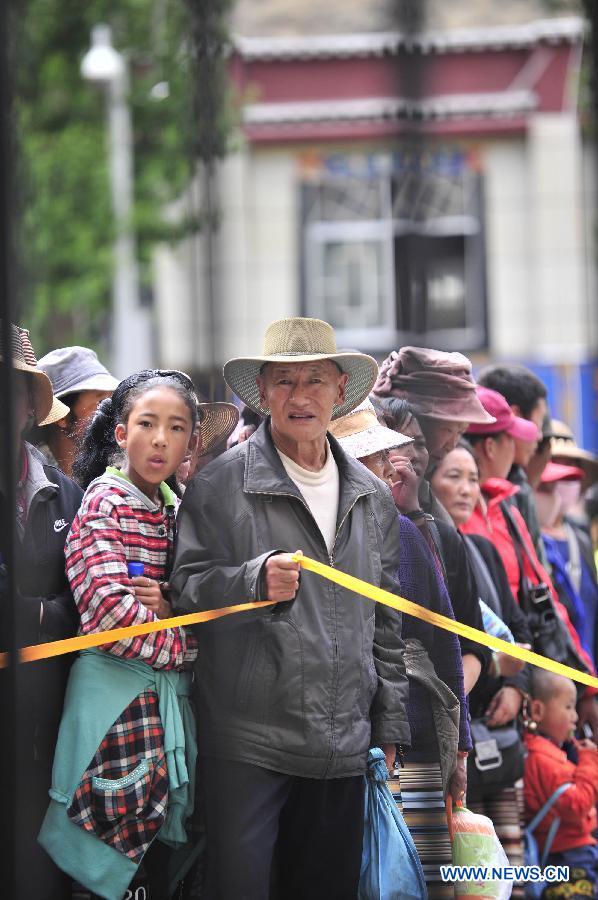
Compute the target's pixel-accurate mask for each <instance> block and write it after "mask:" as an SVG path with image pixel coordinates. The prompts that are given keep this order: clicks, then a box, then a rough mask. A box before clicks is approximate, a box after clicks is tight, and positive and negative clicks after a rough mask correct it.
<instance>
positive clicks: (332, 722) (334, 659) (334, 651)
mask: <svg viewBox="0 0 598 900" xmlns="http://www.w3.org/2000/svg"><path fill="white" fill-rule="evenodd" d="M370 493H371V492H370V491H367V492H364V493H362V494H357V496H356V497H354V498H353V503H351V505H350V506H349V508H348V509H347V511H346V513H345V515H344V516H343V518H342V519H341V521H340V522H339V525H338V528H337V529H336V534H335V535H334V541H333V542H332V549H331V551H330V553H329V555H328V558H329V560H330V566H331V568H334V548H335V546H336V542H337V539H338V536H339V534H340V530H341V528H342V527H343V525H344V524H345V522H346V520H347V517H348V516H349V513H350V512H351V510H352V509H353V507H354V506H355V504H356V503H357V501H358V500H360V499H361V498H362V497H367V496H368V495H369V494H370ZM334 590H335V588H334V587H332V591H334ZM333 596H334V633H333V635H332V666H333V677H334V701H333V703H332V707H331V711H330V754H329V756H328V760H327V762H326V768H325V769H324V775H327V774H328V771H329V769H330V764H331V762H332V760H333V758H334V752H335V746H336V745H335V725H336V716H335V712H334V711H335V709H336V701H337V694H338V641H337V637H336V595H335V594H333Z"/></svg>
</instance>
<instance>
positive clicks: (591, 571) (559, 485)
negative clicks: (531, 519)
mask: <svg viewBox="0 0 598 900" xmlns="http://www.w3.org/2000/svg"><path fill="white" fill-rule="evenodd" d="M583 478H584V470H583V469H581V468H580V467H579V466H571V465H563V464H562V463H555V462H549V463H548V465H547V466H546V468H545V469H544V472H543V473H542V478H541V480H540V485H539V486H538V489H537V490H536V507H537V510H538V519H539V522H540V527H541V529H542V540H543V541H544V547H545V550H546V556H547V559H548V563H549V566H550V574H551V575H552V580H553V583H554V586H555V588H556V590H557V593H558V595H559V599H560V600H561V602H562V603H563V604H564V605H565V606H566V608H567V612H568V613H569V617H570V618H571V621H572V622H573V625H574V626H575V630H576V631H577V633H578V635H579V638H580V640H581V643H582V645H583V647H584V649H585V650H586V651H587V652H588V653H589V655H590V657H591V659H592V661H593V663H594V665H596V626H597V625H598V584H597V583H596V570H595V567H594V560H593V556H592V544H591V541H590V538H589V535H588V534H587V532H586V531H585V529H583V528H581V527H579V525H578V524H577V522H576V521H575V520H574V519H572V518H570V517H569V513H570V511H571V510H572V509H574V508H575V506H576V504H577V502H578V501H579V497H580V491H581V484H582V480H583Z"/></svg>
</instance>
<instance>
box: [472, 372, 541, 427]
mask: <svg viewBox="0 0 598 900" xmlns="http://www.w3.org/2000/svg"><path fill="white" fill-rule="evenodd" d="M477 382H478V384H481V385H483V386H484V387H487V388H491V389H492V390H493V391H498V393H499V394H502V395H503V397H504V398H505V399H506V401H507V403H508V404H509V406H518V407H519V414H520V415H521V416H523V418H524V419H529V417H530V416H531V414H532V412H533V411H534V407H535V406H536V404H537V403H538V401H539V400H545V399H546V395H547V392H546V385H545V384H544V382H543V381H542V380H541V379H540V378H538V376H537V375H534V373H533V372H530V370H529V369H527V368H526V367H525V366H521V365H517V364H516V363H512V364H505V365H492V366H486V368H485V369H482V371H481V372H480V373H479V375H478V377H477Z"/></svg>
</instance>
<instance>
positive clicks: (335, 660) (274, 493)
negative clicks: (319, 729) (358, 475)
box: [247, 490, 374, 776]
mask: <svg viewBox="0 0 598 900" xmlns="http://www.w3.org/2000/svg"><path fill="white" fill-rule="evenodd" d="M247 493H251V494H259V495H261V496H269V497H290V498H292V499H294V500H298V501H299V502H300V503H301V504H302V506H303V507H304V508H305V509H306V510H307V512H308V514H309V516H310V518H311V519H312V521H313V523H314V525H315V526H316V528H317V529H318V532H319V534H320V537H321V538H322V543H323V544H324V547H326V554H327V556H328V559H329V561H330V566H331V568H334V548H335V546H336V542H337V539H338V536H339V534H340V531H341V528H342V527H343V525H344V524H345V522H346V521H347V518H348V516H349V513H350V512H351V511H352V509H353V507H354V506H355V504H356V503H357V501H358V500H361V498H362V497H368V496H369V495H370V494H372V493H374V491H363V492H362V493H361V494H357V495H356V496H355V497H354V498H353V502H352V503H351V505H350V506H349V508H348V509H347V511H346V513H345V515H344V516H343V518H342V519H341V521H340V522H339V525H338V528H337V529H336V533H335V535H334V541H333V542H332V549H331V551H330V553H328V547H327V546H326V541H325V540H324V535H323V534H322V532H321V531H320V528H319V526H318V523H317V522H316V520H315V519H314V516H313V513H312V511H311V509H310V508H309V506H308V505H307V503H306V502H305V500H304V499H303V497H298V496H297V494H290V493H289V492H288V491H255V490H251V491H247ZM332 590H334V588H332ZM334 619H335V628H334V633H333V634H332V670H333V690H334V702H333V703H332V707H331V711H330V753H329V754H328V759H327V761H326V766H325V768H324V776H326V774H327V773H328V771H329V769H330V763H331V762H332V760H333V758H334V751H335V740H334V728H335V724H336V717H335V714H334V710H335V707H336V700H337V692H338V641H337V637H336V600H335V608H334Z"/></svg>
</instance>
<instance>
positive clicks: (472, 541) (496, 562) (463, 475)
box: [431, 442, 531, 865]
mask: <svg viewBox="0 0 598 900" xmlns="http://www.w3.org/2000/svg"><path fill="white" fill-rule="evenodd" d="M431 483H432V488H433V490H434V492H435V494H436V495H437V496H438V498H439V500H440V502H441V503H442V504H443V506H444V507H445V509H446V510H447V511H448V513H449V514H450V516H451V518H452V519H453V522H454V523H455V526H456V527H457V528H458V527H459V526H460V525H463V524H464V523H465V522H466V521H467V520H468V519H469V517H470V516H471V514H472V513H473V510H474V508H475V505H476V503H477V502H478V499H479V495H480V485H479V476H478V469H477V464H476V461H475V458H474V456H473V454H472V452H471V450H470V449H469V448H468V447H467V445H466V444H465V442H461V444H460V445H459V446H458V447H456V448H455V449H454V450H452V451H451V452H450V453H449V454H447V456H446V457H445V458H444V459H443V460H442V461H441V462H440V463H439V464H438V466H437V467H436V468H435V470H434V471H433V473H432V476H431ZM465 546H466V549H467V555H468V559H469V562H470V565H471V568H472V571H473V574H474V579H475V584H476V590H477V593H478V596H479V597H480V599H481V600H483V601H484V602H485V603H486V605H487V606H489V607H490V609H491V610H492V611H493V612H494V613H495V614H496V615H497V616H498V618H499V619H501V620H502V622H504V624H505V625H506V626H507V627H508V629H509V630H510V631H511V634H512V636H513V639H514V641H515V642H516V643H518V644H521V645H522V646H525V647H527V648H529V647H530V646H531V633H530V630H529V627H528V624H527V621H526V618H525V616H524V614H523V613H522V611H521V610H520V609H519V607H518V606H517V604H516V603H515V601H514V599H513V595H512V593H511V590H510V587H509V582H508V579H507V574H506V572H505V569H504V566H503V564H502V561H501V558H500V556H499V554H498V551H497V550H496V548H495V547H494V546H493V545H492V544H491V543H490V541H488V540H487V539H486V538H484V537H479V536H475V537H473V536H466V537H465ZM529 677H530V673H529V667H528V666H525V665H524V664H523V663H522V662H521V661H520V660H517V659H514V658H513V657H511V656H509V655H508V654H504V653H493V661H492V666H491V668H490V670H489V672H488V673H487V674H486V677H485V678H484V679H481V680H480V681H479V682H478V683H477V684H476V686H475V687H474V689H473V690H472V692H471V694H470V697H469V711H470V714H471V717H472V720H474V724H473V725H472V729H473V731H472V737H473V739H474V743H475V737H476V735H475V730H476V729H475V720H478V721H481V722H483V723H484V724H485V725H486V726H487V727H488V728H489V729H490V732H489V734H490V736H491V735H492V729H493V728H499V727H501V726H509V727H510V732H511V734H512V735H513V736H515V729H516V719H517V716H518V714H519V711H520V709H521V706H522V703H523V699H524V697H525V695H526V694H527V693H528V689H529ZM485 737H486V736H485ZM490 739H492V738H490ZM495 740H496V738H495ZM515 752H518V753H519V754H520V761H521V763H522V761H523V754H522V748H521V747H519V748H518V749H517V750H516V751H515ZM476 761H477V757H476V748H475V746H474V750H473V752H472V753H471V754H470V757H469V761H468V762H469V764H468V806H469V807H470V808H471V809H473V810H474V811H475V812H480V813H483V814H484V815H486V816H488V817H489V818H491V819H492V821H493V822H494V825H495V828H496V831H497V834H498V836H499V838H500V840H501V842H502V843H503V846H504V847H505V850H506V852H507V854H508V856H509V860H510V862H511V864H512V865H519V864H521V863H522V861H523V844H522V837H521V827H520V815H519V809H520V803H522V796H521V791H520V788H519V786H518V785H517V784H516V779H517V777H518V776H517V772H516V771H511V770H510V771H509V772H508V773H505V772H504V767H503V768H500V767H498V770H497V774H498V773H499V772H500V773H501V774H503V775H505V774H506V775H508V776H509V778H508V780H507V783H506V786H505V783H504V782H503V783H502V784H500V785H498V786H497V787H494V788H493V787H489V786H485V787H482V782H481V779H480V778H479V777H476V776H477V775H478V770H476V768H475V767H476ZM480 761H481V763H482V764H486V761H485V760H483V759H481V757H480ZM510 776H512V782H510ZM509 782H510V783H509Z"/></svg>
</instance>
